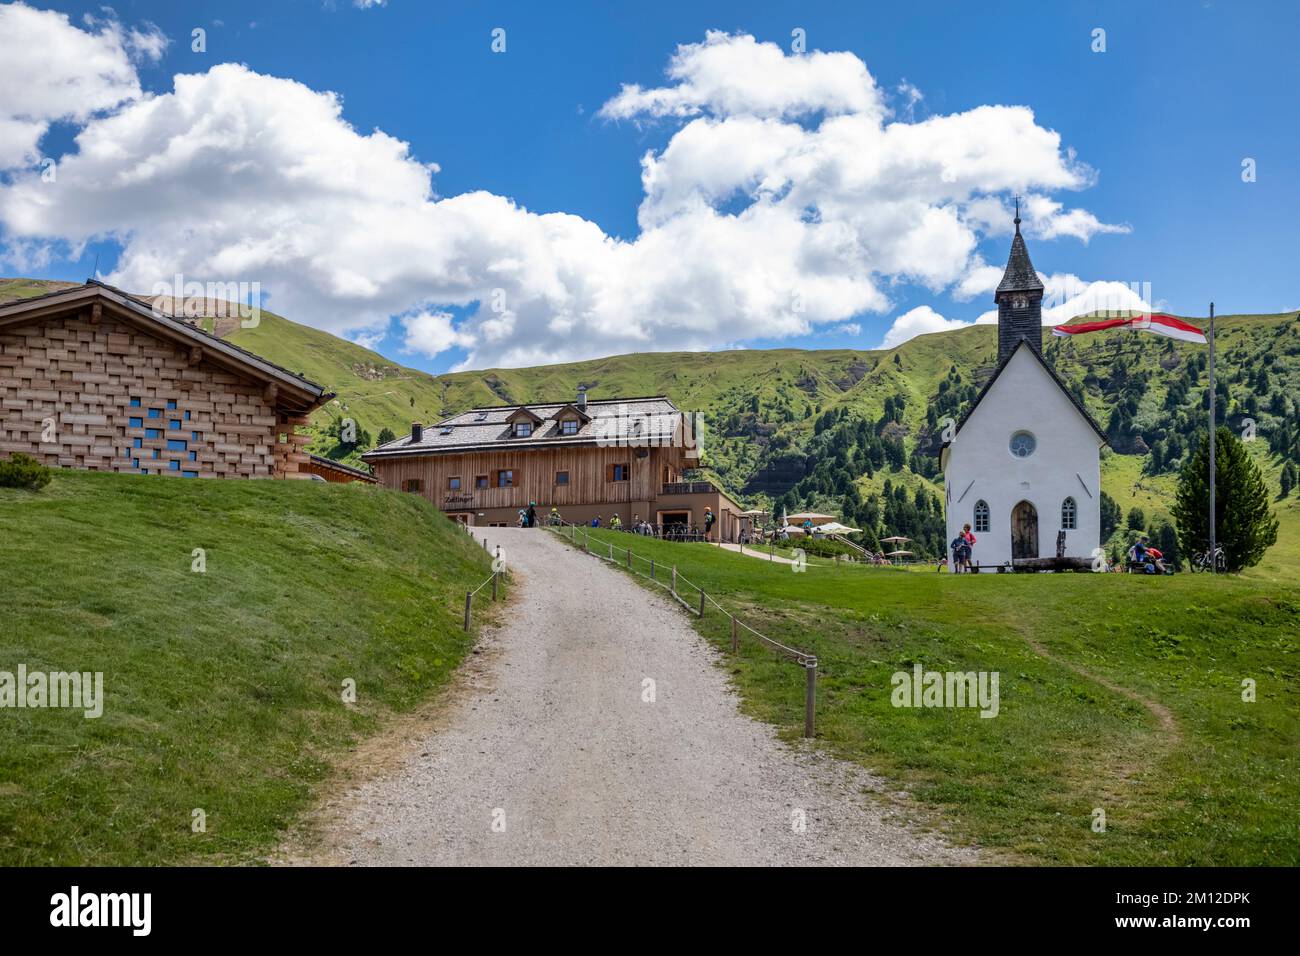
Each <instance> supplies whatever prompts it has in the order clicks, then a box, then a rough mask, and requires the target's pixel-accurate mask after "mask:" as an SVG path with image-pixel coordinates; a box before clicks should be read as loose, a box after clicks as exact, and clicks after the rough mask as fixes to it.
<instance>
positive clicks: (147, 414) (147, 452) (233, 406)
mask: <svg viewBox="0 0 1300 956" xmlns="http://www.w3.org/2000/svg"><path fill="white" fill-rule="evenodd" d="M110 291H112V292H115V291H116V290H107V287H99V286H94V285H89V284H88V285H87V286H83V287H80V288H76V289H71V290H67V291H66V292H64V293H55V294H52V295H49V296H42V297H39V301H38V300H20V301H18V302H16V303H10V304H9V305H7V306H4V307H3V308H0V453H13V452H23V453H25V454H29V455H31V456H33V457H35V458H37V459H38V460H40V461H43V462H45V463H46V464H49V465H56V466H59V467H63V468H79V469H86V470H92V471H117V472H131V473H137V474H140V473H148V474H160V475H167V476H174V477H226V478H301V477H306V476H305V475H303V474H301V473H300V471H299V469H300V466H301V465H303V464H305V463H306V462H307V461H308V455H307V454H306V451H305V448H304V447H303V446H304V445H305V444H306V443H307V442H308V441H309V440H310V439H309V437H308V436H306V435H299V434H297V429H298V428H299V427H300V426H303V425H306V424H307V420H308V419H307V414H308V412H309V411H310V410H311V408H313V407H315V405H316V404H319V402H320V401H323V396H322V390H321V389H320V388H319V386H314V385H312V384H311V383H309V382H306V381H305V380H300V381H299V382H294V381H293V380H292V378H291V377H289V376H287V374H280V375H267V374H264V373H263V370H262V368H261V367H259V366H258V365H254V363H253V362H247V363H244V362H243V360H242V357H241V356H240V355H238V354H235V355H227V354H219V353H218V349H219V348H223V346H222V345H221V343H220V340H215V339H213V340H212V345H211V346H210V347H207V348H205V347H204V345H203V344H198V343H199V342H200V341H203V340H204V339H210V338H211V337H208V336H205V335H204V334H203V333H200V332H197V331H195V330H190V331H189V332H187V331H186V329H180V328H171V327H169V324H168V323H165V322H157V323H153V324H151V322H150V316H149V313H148V310H147V307H143V306H139V305H138V304H132V303H131V302H129V301H124V300H125V299H126V298H128V297H124V296H123V294H121V293H118V294H116V295H110V294H109V293H110ZM180 324H181V323H179V322H176V321H174V320H173V321H172V322H171V323H170V325H176V326H179V325H180ZM224 349H230V350H231V351H233V349H231V347H229V346H224ZM244 354H247V353H244ZM254 358H255V357H254Z"/></svg>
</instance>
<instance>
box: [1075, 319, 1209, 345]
mask: <svg viewBox="0 0 1300 956" xmlns="http://www.w3.org/2000/svg"><path fill="white" fill-rule="evenodd" d="M1103 329H1137V330H1138V331H1142V332H1154V333H1155V334H1156V335H1164V336H1168V337H1169V338H1171V339H1181V340H1182V341H1184V342H1199V343H1200V344H1201V345H1204V344H1205V343H1206V339H1205V333H1204V332H1202V331H1201V330H1200V329H1198V328H1197V327H1196V326H1194V325H1192V324H1191V323H1190V322H1184V321H1183V320H1182V319H1176V318H1174V317H1173V316H1172V315H1165V314H1164V313H1162V312H1156V313H1152V314H1150V315H1135V316H1133V317H1132V318H1131V319H1105V320H1103V321H1101V322H1080V323H1078V324H1077V325H1057V326H1053V328H1052V334H1053V335H1059V336H1061V337H1062V338H1064V337H1066V336H1070V335H1082V334H1083V333H1085V332H1100V331H1102V330H1103Z"/></svg>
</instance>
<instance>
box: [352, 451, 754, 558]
mask: <svg viewBox="0 0 1300 956" xmlns="http://www.w3.org/2000/svg"><path fill="white" fill-rule="evenodd" d="M366 458H367V460H368V461H369V462H370V463H371V466H372V467H373V469H374V472H375V477H376V478H377V479H378V481H379V483H380V484H382V485H384V486H385V487H387V488H392V489H394V490H397V491H406V492H413V493H417V494H421V495H423V496H424V497H426V498H428V499H429V500H430V501H431V502H433V503H434V504H435V505H437V506H438V507H439V508H441V509H442V510H443V511H445V512H447V513H448V514H449V515H451V516H453V517H455V518H456V519H457V520H460V521H464V522H466V523H468V524H486V525H508V526H513V525H515V524H516V523H517V521H518V514H519V510H520V509H521V508H522V509H527V508H528V506H529V505H530V504H535V505H536V508H537V514H538V517H539V520H541V521H543V522H544V521H545V520H546V519H547V517H548V516H549V514H550V511H551V508H552V507H554V508H556V509H557V510H558V511H559V512H560V515H561V516H562V517H563V519H564V520H566V521H572V522H575V523H581V524H586V523H589V522H590V521H591V520H592V518H594V517H596V516H598V515H599V516H600V518H601V521H602V524H605V525H608V524H609V522H610V519H611V518H612V517H613V516H614V515H616V514H617V515H618V516H619V520H620V521H621V522H622V523H623V525H624V526H625V527H629V528H630V527H631V526H632V525H633V523H634V522H635V521H636V520H638V519H644V520H646V521H649V522H650V523H651V524H656V525H663V524H666V523H669V522H673V521H678V522H681V523H684V524H687V525H691V526H699V527H702V526H703V524H704V515H705V511H706V509H711V510H712V512H713V515H714V517H715V519H716V524H715V528H714V533H713V537H714V539H715V540H716V539H718V538H719V537H720V538H721V539H722V540H735V539H736V538H737V536H738V535H739V534H740V530H741V520H742V519H741V518H740V513H741V511H742V510H743V509H742V508H741V507H740V506H739V505H737V504H736V503H735V502H734V501H732V500H731V499H730V498H729V497H728V496H727V495H725V494H724V493H723V492H721V491H719V490H718V489H717V488H715V487H714V486H713V485H712V484H710V483H709V482H691V483H682V482H681V476H682V473H683V471H684V470H685V469H687V468H690V467H693V466H694V464H695V460H694V459H693V458H688V457H687V452H686V449H685V448H684V447H683V446H682V445H681V444H680V443H676V442H674V443H671V444H668V443H665V444H660V445H651V446H649V447H634V446H633V447H629V446H627V445H617V446H607V445H600V444H565V445H562V446H559V447H551V448H548V447H545V445H544V444H543V443H541V442H536V441H533V442H524V443H521V444H520V445H519V446H518V447H513V448H500V447H494V448H492V449H490V450H483V451H473V450H448V451H439V450H430V451H428V452H423V453H412V454H404V455H393V456H391V457H388V456H383V455H375V456H373V457H372V456H371V455H367V456H366Z"/></svg>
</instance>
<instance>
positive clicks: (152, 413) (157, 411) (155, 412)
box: [149, 408, 163, 418]
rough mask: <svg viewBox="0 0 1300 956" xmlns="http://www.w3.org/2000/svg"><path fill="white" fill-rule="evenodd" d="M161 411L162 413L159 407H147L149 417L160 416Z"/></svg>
mask: <svg viewBox="0 0 1300 956" xmlns="http://www.w3.org/2000/svg"><path fill="white" fill-rule="evenodd" d="M162 413H163V410H162V409H161V408H151V409H149V417H150V418H162Z"/></svg>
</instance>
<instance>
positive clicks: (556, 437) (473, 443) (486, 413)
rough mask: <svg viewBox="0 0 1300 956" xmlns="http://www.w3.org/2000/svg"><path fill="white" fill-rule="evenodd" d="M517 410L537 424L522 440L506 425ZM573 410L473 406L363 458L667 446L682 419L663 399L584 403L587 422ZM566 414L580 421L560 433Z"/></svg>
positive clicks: (563, 405) (563, 406)
mask: <svg viewBox="0 0 1300 956" xmlns="http://www.w3.org/2000/svg"><path fill="white" fill-rule="evenodd" d="M521 410H526V411H528V412H531V413H532V414H533V415H535V416H537V418H538V419H540V422H541V423H540V424H539V425H538V426H537V427H536V428H534V429H533V430H532V434H531V435H528V436H525V437H518V436H516V435H515V433H514V430H513V429H512V428H511V426H510V420H511V419H512V418H516V417H518V413H519V412H520V411H521ZM577 411H578V410H577V408H576V406H574V405H573V404H572V403H571V402H547V403H545V404H538V405H491V406H486V407H480V408H471V409H469V410H468V411H465V412H461V413H460V414H458V415H453V416H451V417H450V418H444V419H443V420H442V421H440V422H438V423H437V424H435V425H431V426H429V427H427V428H425V429H423V433H422V435H421V437H420V440H419V441H412V440H411V435H409V434H407V435H403V436H402V437H401V438H398V439H395V440H394V441H390V442H387V443H386V444H383V445H381V446H379V447H378V448H375V449H372V450H371V451H368V452H366V453H365V454H364V455H362V456H361V457H362V458H363V459H365V460H366V461H372V460H374V459H377V458H390V457H398V456H403V455H433V454H443V453H447V452H470V451H500V450H504V449H515V448H518V449H522V450H532V449H537V448H556V447H561V446H568V447H572V446H582V445H600V444H613V443H615V442H617V441H619V440H621V441H622V442H624V443H628V442H631V441H635V442H638V443H644V444H646V445H654V444H659V443H665V444H666V443H669V442H671V441H672V440H673V439H674V437H675V436H676V434H677V429H678V426H679V424H680V423H681V419H682V413H681V411H680V410H679V409H678V408H677V406H676V405H674V404H673V403H672V402H671V401H669V400H668V399H667V398H666V397H665V396H663V395H653V396H650V397H646V398H608V399H601V400H599V401H588V402H587V407H586V413H585V414H586V416H587V419H586V420H585V421H584V420H583V419H582V417H581V416H579V415H578V414H577ZM564 413H568V414H570V415H572V416H573V417H576V418H578V431H577V432H576V433H575V434H571V435H564V434H562V433H561V428H560V418H561V417H567V416H566V415H565V414H564Z"/></svg>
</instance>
